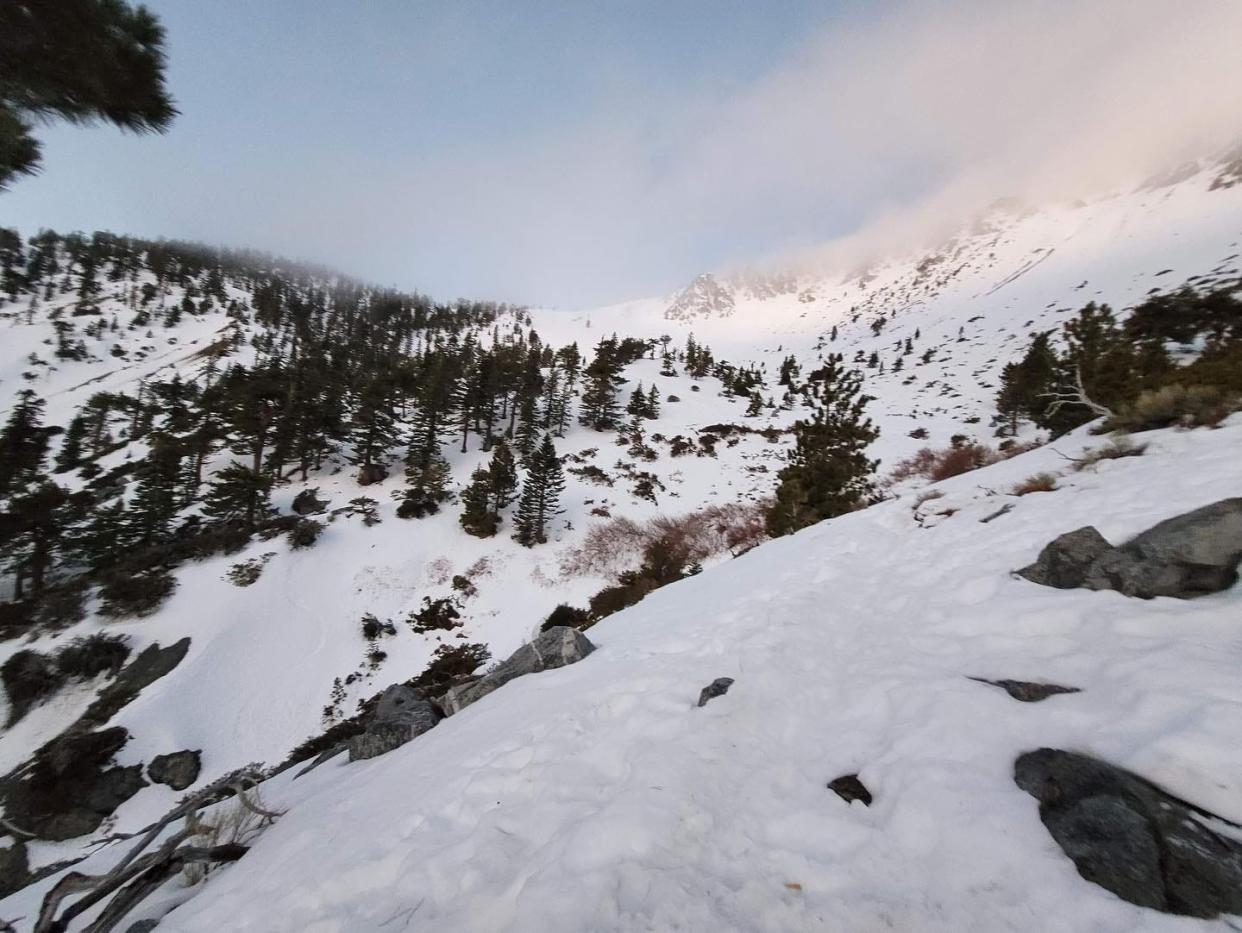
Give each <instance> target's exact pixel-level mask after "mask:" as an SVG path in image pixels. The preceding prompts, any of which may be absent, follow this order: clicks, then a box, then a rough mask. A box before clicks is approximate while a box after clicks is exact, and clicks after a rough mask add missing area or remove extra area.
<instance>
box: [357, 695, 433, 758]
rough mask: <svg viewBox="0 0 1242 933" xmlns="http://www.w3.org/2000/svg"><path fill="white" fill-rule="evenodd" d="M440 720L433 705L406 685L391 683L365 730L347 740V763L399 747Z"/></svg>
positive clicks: (381, 696) (431, 727)
mask: <svg viewBox="0 0 1242 933" xmlns="http://www.w3.org/2000/svg"><path fill="white" fill-rule="evenodd" d="M439 721H440V711H439V709H437V708H436V705H435V704H434V703H432V702H431V701H430V700H428V699H427V698H426V697H424V696H423V695H422V694H421V693H420V692H419V691H417V690H415V689H414V688H413V687H410V686H408V685H406V684H393V685H392V686H391V687H389V688H388V689H387V690H385V691H384V692H383V693H382V694H381V695H380V698H379V702H378V703H377V704H376V706H375V714H374V716H373V717H372V718H371V721H370V722H368V723H367V727H366V731H365V732H363V733H362V734H361V735H355V736H354V737H353V738H351V739H350V740H349V760H350V761H361V760H364V759H366V758H375V757H376V756H378V755H383V754H384V753H385V752H390V751H392V750H393V749H394V748H399V747H400V746H402V745H404V744H405V743H406V742H409V741H411V740H412V739H415V738H417V737H418V736H420V735H422V734H423V733H424V732H427V731H429V730H430V729H434V728H435V726H436V723H438V722H439Z"/></svg>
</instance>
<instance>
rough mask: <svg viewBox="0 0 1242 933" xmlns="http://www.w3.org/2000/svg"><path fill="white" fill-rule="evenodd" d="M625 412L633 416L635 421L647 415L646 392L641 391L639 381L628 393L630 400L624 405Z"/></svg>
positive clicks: (641, 387) (641, 385)
mask: <svg viewBox="0 0 1242 933" xmlns="http://www.w3.org/2000/svg"><path fill="white" fill-rule="evenodd" d="M625 413H626V414H627V415H630V416H631V417H633V418H634V420H635V421H638V420H640V419H642V418H646V417H647V393H646V392H644V391H643V384H642V383H641V382H640V383H639V384H638V385H637V386H636V387H635V389H634V391H633V392H631V393H630V401H629V404H627V405H626V406H625Z"/></svg>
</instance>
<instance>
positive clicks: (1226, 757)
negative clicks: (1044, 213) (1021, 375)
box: [160, 415, 1242, 933]
mask: <svg viewBox="0 0 1242 933" xmlns="http://www.w3.org/2000/svg"><path fill="white" fill-rule="evenodd" d="M1147 438H1150V447H1149V448H1148V451H1147V453H1146V455H1145V456H1142V457H1138V458H1130V459H1124V460H1119V461H1107V462H1104V463H1102V464H1100V465H1099V467H1098V468H1096V469H1095V470H1094V471H1084V472H1080V473H1073V472H1069V473H1066V475H1063V476H1062V477H1061V480H1060V482H1061V484H1062V486H1061V488H1059V489H1058V490H1056V491H1054V492H1049V493H1037V494H1031V495H1027V496H1024V497H1021V498H1017V499H1015V498H1014V497H1007V496H1004V494H1003V492H1002V490H1005V489H1007V488H1009V487H1010V486H1012V485H1013V484H1014V483H1015V482H1017V481H1019V480H1021V479H1022V478H1024V477H1026V476H1028V475H1030V474H1031V473H1035V472H1039V471H1044V470H1052V471H1064V468H1065V467H1066V466H1067V464H1066V461H1064V460H1063V459H1061V458H1060V457H1059V456H1058V454H1057V453H1056V452H1054V451H1052V450H1050V449H1042V450H1038V451H1033V452H1031V453H1028V454H1025V455H1022V456H1020V457H1018V458H1015V459H1014V460H1011V461H1008V462H1005V463H1002V464H998V465H996V466H992V467H988V468H986V469H984V470H980V471H977V472H974V473H970V474H966V475H964V476H961V477H957V478H955V479H953V480H949V481H946V482H944V483H942V484H940V488H941V489H942V490H943V491H944V492H945V493H946V496H945V498H944V499H941V500H936V502H935V503H934V504H935V505H936V506H937V507H939V508H944V509H947V508H948V506H947V505H942V504H943V503H952V508H953V509H955V511H954V514H952V515H951V516H950V517H949V518H947V519H944V520H942V521H940V522H939V523H938V524H935V525H934V526H931V527H919V526H918V525H917V524H916V523H915V521H914V515H913V509H912V500H911V498H910V497H904V498H901V499H897V500H894V501H890V502H887V503H884V504H882V505H879V506H876V507H873V508H870V509H867V510H864V511H861V512H858V513H855V514H852V515H849V516H846V517H843V518H840V519H836V520H833V521H830V522H826V523H823V524H821V525H818V526H815V527H812V528H809V529H807V530H805V531H803V532H801V533H799V534H797V535H794V536H791V537H789V538H784V539H780V540H777V541H774V542H771V543H769V544H767V545H764V546H763V547H761V548H759V549H757V550H755V551H753V552H751V553H750V554H747V555H745V556H743V557H741V558H739V559H737V560H735V561H732V562H730V563H728V564H727V565H725V566H721V567H718V568H715V569H710V570H707V571H705V572H704V573H703V574H701V575H700V576H698V577H694V578H691V579H688V580H685V581H683V582H681V583H678V584H674V585H672V586H669V587H667V588H665V589H662V590H660V591H658V592H656V593H654V594H652V595H651V596H649V597H648V598H647V599H645V600H644V601H643V602H642V603H641V604H639V605H637V606H635V607H633V608H631V609H628V610H625V611H623V612H620V613H618V614H616V615H614V616H611V617H609V618H608V619H606V620H605V621H603V622H602V623H600V624H599V625H597V626H596V627H595V628H593V629H591V631H590V632H589V636H590V637H591V638H592V640H593V641H595V642H596V644H597V645H598V650H597V651H596V652H595V653H594V654H592V655H591V656H590V657H588V658H587V659H585V660H584V661H582V662H580V663H578V664H576V665H574V666H572V667H569V668H564V669H561V670H558V671H552V672H545V673H542V674H536V675H531V676H528V677H526V678H522V679H520V680H517V681H514V682H513V683H510V684H508V685H506V686H505V687H503V688H501V690H500V691H498V692H496V693H494V694H492V695H490V696H488V697H487V698H485V699H483V700H481V701H480V702H478V703H476V704H475V705H473V706H471V707H470V708H469V709H467V710H465V711H463V712H462V713H459V714H458V715H456V716H454V717H452V718H450V719H448V720H446V721H444V722H443V723H441V725H440V726H439V727H438V728H436V729H434V730H432V731H431V732H430V733H428V734H427V735H425V736H422V737H420V738H418V739H417V740H415V741H414V742H412V743H410V744H409V745H406V746H404V747H402V748H400V749H397V750H396V751H394V752H392V753H390V754H388V755H387V756H384V757H382V758H380V759H376V760H373V761H370V762H360V763H356V764H343V763H342V764H337V763H334V762H330V763H328V764H327V765H324V766H322V767H321V768H320V769H318V770H317V771H314V772H311V773H310V774H309V775H307V776H306V777H303V778H301V779H299V780H296V781H293V780H291V779H290V778H289V777H288V776H282V777H281V778H280V779H278V781H275V782H269V784H268V785H265V787H264V799H265V800H266V802H267V803H268V804H269V805H271V804H277V805H279V806H281V807H287V808H288V813H287V814H286V815H285V816H284V817H283V818H282V819H281V820H280V821H279V822H278V823H277V824H276V825H275V826H274V827H273V828H272V829H271V830H269V831H268V832H267V833H266V835H264V836H263V837H262V838H261V839H260V841H259V842H258V844H257V845H256V847H255V848H254V849H253V851H252V852H251V853H250V854H249V855H248V856H247V857H246V859H245V861H244V862H243V863H240V864H239V865H237V866H235V867H233V868H231V869H226V870H225V871H224V872H222V873H221V874H220V875H219V876H218V877H217V878H216V879H215V880H213V881H212V882H211V883H210V884H209V886H208V887H207V888H206V889H205V890H204V891H203V893H202V894H201V895H200V896H198V897H196V898H194V899H192V900H190V901H189V902H188V903H186V904H185V905H184V906H182V907H181V908H180V909H178V910H177V911H175V912H173V913H172V914H170V915H169V916H168V917H166V918H165V919H164V920H163V921H162V922H161V924H160V929H161V930H165V929H167V930H170V931H218V930H224V929H228V930H263V931H277V930H288V931H308V933H309V931H313V933H329V931H352V933H361V931H372V930H374V931H390V930H392V929H418V930H426V931H431V930H444V931H461V930H497V931H499V930H505V931H547V930H593V931H611V930H617V931H621V930H626V931H630V930H709V929H724V930H756V931H759V930H763V931H788V930H823V929H839V930H888V929H894V930H929V931H930V930H937V931H939V930H943V931H960V930H1033V929H1046V930H1058V931H1073V930H1082V931H1087V930H1090V931H1131V930H1191V929H1195V930H1203V929H1229V928H1231V927H1230V925H1229V924H1228V923H1227V922H1225V921H1221V922H1218V923H1206V922H1203V921H1196V920H1189V919H1186V918H1178V917H1174V916H1169V915H1165V914H1161V913H1157V912H1155V911H1151V910H1145V909H1142V908H1138V907H1135V906H1132V905H1130V904H1127V903H1125V902H1123V901H1121V900H1119V899H1118V898H1116V897H1114V896H1113V895H1112V894H1110V893H1108V892H1107V891H1105V890H1104V889H1102V888H1099V887H1097V886H1095V885H1092V884H1089V883H1087V882H1085V881H1083V880H1082V879H1081V878H1080V877H1079V876H1078V874H1077V872H1076V870H1075V868H1074V866H1073V864H1072V863H1071V862H1070V860H1069V859H1068V858H1067V857H1066V856H1065V855H1064V854H1063V853H1062V852H1061V850H1060V849H1059V848H1058V847H1057V845H1056V844H1055V843H1054V842H1053V840H1052V839H1051V837H1050V836H1049V835H1048V833H1047V831H1046V830H1045V829H1044V827H1043V826H1042V825H1041V823H1040V821H1039V817H1038V815H1037V805H1036V802H1035V801H1034V800H1033V799H1032V798H1031V797H1029V796H1028V795H1027V794H1026V793H1024V792H1023V791H1021V790H1020V789H1019V788H1018V787H1017V786H1016V785H1015V784H1014V782H1013V779H1012V768H1013V762H1014V759H1015V758H1016V757H1017V756H1018V755H1019V754H1020V753H1021V752H1023V751H1026V750H1030V749H1034V748H1039V747H1041V746H1051V747H1056V748H1064V749H1070V750H1079V751H1085V752H1089V753H1091V754H1094V755H1098V756H1100V757H1102V758H1105V759H1107V760H1109V761H1112V762H1114V763H1117V764H1119V765H1122V766H1124V767H1127V768H1130V769H1132V770H1134V771H1136V772H1138V773H1140V774H1142V775H1144V776H1145V777H1147V778H1149V779H1151V780H1153V781H1155V782H1156V783H1158V784H1160V785H1162V786H1163V787H1165V788H1166V789H1167V790H1169V791H1171V792H1172V793H1174V794H1176V795H1178V796H1181V797H1183V798H1185V799H1187V800H1190V801H1192V802H1194V803H1196V804H1198V805H1201V806H1204V807H1207V808H1209V809H1213V810H1215V811H1216V812H1217V813H1219V814H1220V815H1222V816H1225V817H1227V818H1230V819H1234V820H1242V745H1239V743H1238V741H1237V737H1238V736H1239V735H1242V682H1240V681H1239V680H1238V677H1237V670H1238V665H1239V662H1242V635H1240V633H1239V630H1238V619H1239V617H1240V616H1242V588H1238V587H1235V588H1234V589H1233V590H1231V591H1228V592H1225V593H1222V594H1218V595H1215V596H1209V597H1205V598H1202V599H1198V600H1194V601H1179V600H1173V599H1157V600H1153V601H1150V602H1144V601H1140V600H1133V599H1127V598H1125V597H1122V596H1120V595H1118V594H1116V593H1111V592H1087V591H1080V590H1072V591H1066V590H1055V589H1049V588H1044V587H1040V586H1037V585H1035V584H1032V583H1029V582H1027V581H1025V580H1022V579H1018V578H1014V577H1012V576H1011V575H1010V571H1011V570H1013V569H1015V568H1017V567H1019V566H1022V565H1025V564H1026V563H1029V562H1030V561H1031V560H1033V559H1034V557H1035V556H1036V554H1037V553H1038V551H1039V549H1040V548H1041V547H1042V545H1043V544H1044V543H1046V542H1047V541H1048V540H1050V539H1051V538H1053V537H1054V536H1056V535H1057V534H1060V533H1062V532H1064V531H1068V530H1071V529H1074V528H1077V527H1079V526H1081V525H1086V524H1094V525H1095V526H1096V527H1098V528H1099V529H1100V531H1101V532H1103V533H1104V535H1105V536H1106V537H1109V538H1110V539H1111V540H1117V541H1119V540H1124V539H1125V538H1127V537H1128V536H1130V535H1132V534H1134V533H1137V532H1138V531H1140V530H1142V529H1144V528H1146V527H1148V526H1149V525H1151V524H1153V523H1155V522H1156V521H1159V520H1162V519H1164V518H1168V517H1171V516H1172V515H1175V514H1179V513H1181V512H1184V511H1187V510H1189V509H1192V508H1195V507H1198V506H1201V505H1205V504H1207V503H1210V502H1212V501H1215V500H1217V499H1220V498H1224V497H1227V496H1230V495H1235V494H1237V492H1238V480H1239V472H1238V451H1239V449H1242V416H1238V415H1235V416H1233V417H1232V418H1231V419H1230V420H1229V421H1228V422H1227V423H1226V424H1225V425H1224V426H1223V427H1221V428H1220V429H1219V430H1215V431H1209V430H1197V431H1192V432H1184V433H1179V432H1176V431H1163V432H1157V433H1153V434H1151V435H1147V436H1145V437H1144V439H1145V440H1146V439H1147ZM1100 442H1101V439H1099V438H1094V437H1090V436H1088V435H1086V434H1084V433H1082V432H1080V433H1078V434H1076V435H1074V436H1073V437H1070V438H1066V439H1063V441H1062V442H1060V443H1058V448H1059V449H1060V450H1061V451H1062V452H1064V453H1066V454H1068V455H1071V456H1072V455H1076V454H1077V452H1078V451H1080V450H1081V449H1083V448H1085V447H1090V446H1093V445H1096V444H1099V443H1100ZM1154 490H1158V491H1159V493H1158V495H1157V494H1153V491H1154ZM1004 502H1014V503H1016V508H1014V509H1013V510H1012V511H1011V512H1009V513H1008V514H1006V515H1004V516H1002V517H1001V518H999V519H996V520H993V521H991V522H988V523H986V524H981V523H980V521H979V519H980V518H983V517H986V516H987V515H989V514H992V513H994V512H995V511H996V510H997V508H998V507H999V505H1001V504H1003V503H1004ZM722 676H727V677H732V678H735V681H736V682H735V683H734V685H733V687H732V689H731V690H730V691H729V693H728V694H727V695H726V696H724V697H721V698H719V699H716V700H713V701H711V702H710V703H709V704H708V705H707V706H706V707H704V708H701V709H700V708H696V707H695V702H696V699H697V697H698V693H699V690H700V688H701V687H703V686H705V685H706V684H707V683H709V682H710V681H711V680H713V679H714V678H716V677H722ZM972 676H977V677H988V678H1016V679H1023V680H1036V681H1051V682H1055V683H1059V684H1064V685H1069V686H1076V687H1080V688H1082V691H1083V692H1082V693H1078V694H1071V695H1064V696H1055V697H1052V698H1050V699H1048V700H1045V701H1043V702H1040V703H1034V704H1025V703H1018V702H1016V701H1014V700H1013V699H1011V698H1010V697H1009V696H1008V695H1006V694H1005V693H1004V692H1003V691H1002V690H999V689H997V688H995V687H991V686H988V685H985V684H981V683H978V682H975V681H972V680H969V679H968V678H969V677H972ZM336 761H338V762H339V761H342V759H337V760H336ZM852 772H857V773H858V774H859V775H860V777H861V779H862V780H863V782H864V783H865V784H866V785H867V786H868V787H869V788H870V789H871V791H872V793H873V794H874V795H875V801H874V803H873V804H872V806H871V807H870V808H867V807H864V806H863V805H862V804H861V803H858V802H855V803H853V804H846V803H845V802H844V801H842V800H841V799H839V798H838V797H837V796H836V795H835V794H834V793H833V792H832V791H830V790H828V789H826V787H825V784H826V783H827V782H828V781H830V780H832V779H833V778H835V777H837V776H839V775H842V774H847V773H852Z"/></svg>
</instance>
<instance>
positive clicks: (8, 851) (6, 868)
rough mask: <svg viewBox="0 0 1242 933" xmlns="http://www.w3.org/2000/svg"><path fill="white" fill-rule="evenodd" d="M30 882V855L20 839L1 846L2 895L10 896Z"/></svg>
mask: <svg viewBox="0 0 1242 933" xmlns="http://www.w3.org/2000/svg"><path fill="white" fill-rule="evenodd" d="M29 883H30V857H29V854H28V852H27V851H26V843H24V842H22V841H21V840H20V839H16V840H14V841H13V842H12V843H11V844H10V845H8V846H5V847H3V848H0V897H8V896H9V895H10V894H12V893H13V892H14V891H17V890H20V889H21V888H23V887H25V886H26V885H27V884H29Z"/></svg>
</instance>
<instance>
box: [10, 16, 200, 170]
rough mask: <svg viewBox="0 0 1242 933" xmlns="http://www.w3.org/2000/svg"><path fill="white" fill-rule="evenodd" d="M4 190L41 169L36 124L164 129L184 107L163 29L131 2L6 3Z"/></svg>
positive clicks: (145, 130) (143, 131) (159, 130)
mask: <svg viewBox="0 0 1242 933" xmlns="http://www.w3.org/2000/svg"><path fill="white" fill-rule="evenodd" d="M0 35H3V36H4V37H5V40H6V41H5V42H4V53H3V57H4V66H3V70H2V71H0V189H2V188H4V187H6V186H7V185H8V184H9V183H10V182H11V181H12V180H13V179H14V178H15V177H16V176H17V175H19V174H30V173H33V172H35V171H37V170H38V165H39V158H40V151H39V143H38V142H37V141H36V140H35V139H34V137H33V136H31V134H30V131H31V128H32V126H33V125H34V124H35V123H37V122H42V121H45V120H47V119H49V118H51V117H60V118H62V119H64V120H68V121H69V122H71V123H90V122H93V121H95V120H106V121H107V122H109V123H112V124H114V125H116V126H119V127H121V128H122V129H126V130H131V131H133V132H139V133H145V132H160V133H162V132H164V131H165V130H166V129H167V128H168V126H169V125H170V124H171V123H172V120H173V117H175V116H176V114H177V111H176V109H175V108H174V107H173V103H172V100H171V98H170V97H169V96H168V93H167V91H166V90H165V88H164V30H163V29H162V28H161V26H160V24H159V21H158V20H157V19H156V18H155V16H154V15H153V14H152V13H151V12H149V11H148V10H147V9H145V8H144V7H142V6H138V7H131V6H130V5H129V4H128V3H125V2H124V0H109V2H106V3H101V2H99V0H57V2H56V3H51V4H47V3H14V4H5V5H4V6H3V7H0Z"/></svg>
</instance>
